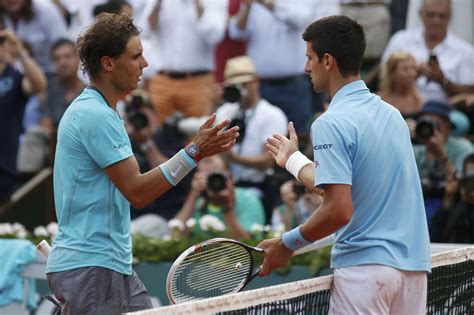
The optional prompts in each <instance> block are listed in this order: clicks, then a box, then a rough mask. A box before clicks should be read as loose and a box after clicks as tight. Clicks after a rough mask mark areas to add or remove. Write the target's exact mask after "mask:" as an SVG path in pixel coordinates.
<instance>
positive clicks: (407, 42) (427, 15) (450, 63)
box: [382, 0, 474, 102]
mask: <svg viewBox="0 0 474 315" xmlns="http://www.w3.org/2000/svg"><path fill="white" fill-rule="evenodd" d="M420 17H421V20H422V22H423V27H422V28H419V29H414V30H403V31H399V32H397V33H396V34H395V35H393V37H392V38H391V39H390V41H389V43H388V45H387V48H386V49H385V52H384V55H383V58H382V59H383V62H385V61H386V60H387V59H388V57H389V56H390V55H391V54H392V53H393V52H396V51H406V52H409V53H411V54H412V55H413V56H414V57H415V59H416V61H417V63H418V64H419V73H420V74H421V76H420V77H419V78H418V80H417V86H418V89H419V90H420V93H421V95H422V96H423V98H424V99H425V100H437V101H440V102H448V96H450V95H454V94H457V93H461V92H464V91H466V90H469V89H471V88H472V86H473V85H474V75H473V73H472V71H473V69H474V47H473V46H472V45H471V44H469V43H468V42H466V41H464V40H462V39H460V38H458V37H456V36H455V35H454V34H452V33H451V32H450V31H449V30H448V25H449V22H450V20H451V1H450V0H424V1H423V5H422V7H421V10H420Z"/></svg>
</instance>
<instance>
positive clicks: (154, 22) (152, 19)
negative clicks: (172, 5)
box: [148, 0, 162, 30]
mask: <svg viewBox="0 0 474 315" xmlns="http://www.w3.org/2000/svg"><path fill="white" fill-rule="evenodd" d="M161 1H162V0H156V3H155V5H154V7H153V10H152V11H151V13H150V15H149V16H148V23H149V24H150V27H151V29H152V30H157V29H158V19H159V16H160V10H161Z"/></svg>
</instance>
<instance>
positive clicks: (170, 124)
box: [162, 112, 186, 144]
mask: <svg viewBox="0 0 474 315" xmlns="http://www.w3.org/2000/svg"><path fill="white" fill-rule="evenodd" d="M183 119H184V114H183V113H182V112H174V113H173V114H171V115H170V116H169V117H168V118H166V120H165V121H164V122H163V126H162V135H163V140H164V141H165V143H168V144H171V143H177V142H185V140H186V135H185V134H184V133H183V132H182V131H181V130H180V128H179V123H180V122H181V120H183Z"/></svg>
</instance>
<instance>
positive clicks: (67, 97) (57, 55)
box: [41, 38, 85, 154]
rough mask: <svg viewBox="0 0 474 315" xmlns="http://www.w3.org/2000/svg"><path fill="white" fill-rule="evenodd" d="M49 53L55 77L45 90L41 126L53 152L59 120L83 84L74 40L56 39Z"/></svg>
mask: <svg viewBox="0 0 474 315" xmlns="http://www.w3.org/2000/svg"><path fill="white" fill-rule="evenodd" d="M51 55H52V58H53V62H54V68H55V73H56V77H55V78H54V80H53V81H52V82H51V83H50V84H49V86H48V89H47V91H46V99H45V101H44V105H43V109H42V114H41V116H42V117H41V126H42V127H43V129H44V130H45V131H46V132H47V134H49V135H50V138H51V152H52V153H53V154H54V148H55V146H56V130H57V128H58V125H59V121H60V120H61V117H62V116H63V114H64V112H65V111H66V109H67V108H68V107H69V105H70V104H71V102H72V101H73V100H74V99H75V98H76V97H77V96H78V95H79V94H81V93H82V91H83V90H84V88H85V85H84V83H83V82H82V80H81V79H80V78H79V76H78V75H77V73H78V69H79V64H80V60H79V56H78V55H77V53H76V44H74V42H72V41H71V40H69V39H66V38H61V39H59V40H57V41H56V42H55V43H54V44H53V46H52V48H51Z"/></svg>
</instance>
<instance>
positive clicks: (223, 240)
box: [166, 237, 265, 304]
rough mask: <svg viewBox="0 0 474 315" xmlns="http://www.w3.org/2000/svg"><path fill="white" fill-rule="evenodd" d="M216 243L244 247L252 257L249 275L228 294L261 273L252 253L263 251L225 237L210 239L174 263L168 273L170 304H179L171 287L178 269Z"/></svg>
mask: <svg viewBox="0 0 474 315" xmlns="http://www.w3.org/2000/svg"><path fill="white" fill-rule="evenodd" d="M216 243H233V244H237V245H240V246H241V247H243V248H244V249H246V250H247V252H248V254H249V256H250V257H251V259H250V268H249V272H248V274H247V277H246V278H244V279H243V280H242V282H241V283H240V285H239V286H237V287H235V289H234V290H232V291H231V292H229V293H227V294H231V293H236V292H239V291H240V290H242V289H243V288H244V287H245V286H246V285H247V284H248V283H249V282H250V281H251V280H252V279H253V278H255V277H256V276H257V275H258V274H259V273H260V270H261V266H260V267H258V268H255V259H254V257H253V255H252V251H255V252H258V253H261V254H265V251H264V250H263V249H261V248H258V247H253V246H249V245H247V244H244V243H242V242H239V241H236V240H233V239H230V238H223V237H219V238H213V239H210V240H206V241H203V242H200V243H198V244H195V245H193V246H191V247H189V248H188V249H186V250H185V251H184V252H182V253H181V255H179V257H178V258H177V259H176V260H175V262H174V263H173V265H172V266H171V268H170V270H169V272H168V277H167V278H166V294H167V295H168V299H169V300H170V302H171V303H172V304H177V303H178V302H177V301H176V299H175V298H174V297H173V293H172V292H171V291H172V290H171V286H172V284H173V279H174V275H175V273H176V270H177V269H178V267H179V266H180V265H181V263H182V262H183V261H184V260H185V259H186V258H187V257H188V256H189V255H191V254H192V253H195V252H198V251H200V250H201V249H202V248H205V247H207V246H209V245H212V244H216ZM254 269H255V270H254Z"/></svg>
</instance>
